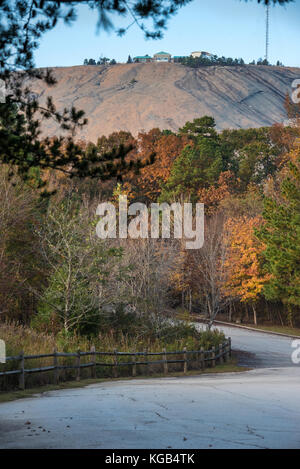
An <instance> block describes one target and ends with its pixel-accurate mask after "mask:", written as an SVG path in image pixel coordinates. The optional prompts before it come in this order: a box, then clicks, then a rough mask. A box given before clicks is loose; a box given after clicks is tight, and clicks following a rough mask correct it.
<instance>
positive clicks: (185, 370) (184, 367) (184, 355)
mask: <svg viewBox="0 0 300 469" xmlns="http://www.w3.org/2000/svg"><path fill="white" fill-rule="evenodd" d="M183 359H184V363H183V374H185V375H186V374H187V353H186V347H184V349H183Z"/></svg>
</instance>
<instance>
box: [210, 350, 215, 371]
mask: <svg viewBox="0 0 300 469" xmlns="http://www.w3.org/2000/svg"><path fill="white" fill-rule="evenodd" d="M211 358H212V360H211V366H212V368H214V367H215V366H216V347H215V346H213V348H212V351H211Z"/></svg>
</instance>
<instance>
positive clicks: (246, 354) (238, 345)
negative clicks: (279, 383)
mask: <svg viewBox="0 0 300 469" xmlns="http://www.w3.org/2000/svg"><path fill="white" fill-rule="evenodd" d="M195 325H196V327H198V328H199V329H201V328H203V327H205V326H203V325H201V324H195ZM217 328H218V329H219V330H222V331H223V332H224V333H225V335H226V336H227V337H231V339H232V348H233V350H238V351H240V352H242V353H241V354H240V361H239V364H240V365H246V366H250V367H255V368H257V367H259V368H261V367H264V368H277V367H286V366H288V367H290V366H294V367H295V366H298V367H299V365H293V363H292V360H291V353H292V351H293V350H294V349H293V348H292V347H291V343H292V341H293V339H290V338H288V337H281V336H277V335H272V334H265V333H263V332H256V331H250V330H248V329H240V328H238V327H228V326H220V325H218V327H217Z"/></svg>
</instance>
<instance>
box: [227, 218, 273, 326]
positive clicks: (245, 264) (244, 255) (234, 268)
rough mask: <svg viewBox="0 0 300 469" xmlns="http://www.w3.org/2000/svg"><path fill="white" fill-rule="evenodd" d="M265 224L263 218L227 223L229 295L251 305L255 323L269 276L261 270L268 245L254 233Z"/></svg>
mask: <svg viewBox="0 0 300 469" xmlns="http://www.w3.org/2000/svg"><path fill="white" fill-rule="evenodd" d="M261 223H262V220H261V218H260V217H253V218H249V217H237V218H229V219H228V221H227V222H226V236H227V238H228V244H229V251H228V257H227V259H226V263H225V268H226V281H225V283H224V291H225V293H226V295H228V296H229V297H231V298H233V299H235V300H239V301H241V302H242V303H243V304H246V305H248V304H249V305H250V307H251V308H252V311H253V322H254V324H255V325H256V324H257V312H256V303H257V302H258V300H259V298H261V295H262V290H263V287H264V285H265V283H266V281H267V279H268V276H267V275H265V274H264V273H263V272H262V269H261V260H260V256H261V253H262V251H263V249H264V245H263V244H262V243H260V242H259V241H258V239H257V238H256V236H255V234H254V228H257V227H259V226H260V225H261Z"/></svg>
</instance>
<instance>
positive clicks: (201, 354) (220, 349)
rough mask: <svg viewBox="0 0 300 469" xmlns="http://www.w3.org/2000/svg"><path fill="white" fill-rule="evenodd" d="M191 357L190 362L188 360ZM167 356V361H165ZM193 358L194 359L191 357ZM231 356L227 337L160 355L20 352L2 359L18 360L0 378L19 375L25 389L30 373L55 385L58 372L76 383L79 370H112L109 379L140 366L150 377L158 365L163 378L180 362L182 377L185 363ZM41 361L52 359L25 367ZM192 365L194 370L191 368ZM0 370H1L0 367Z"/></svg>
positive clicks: (200, 363)
mask: <svg viewBox="0 0 300 469" xmlns="http://www.w3.org/2000/svg"><path fill="white" fill-rule="evenodd" d="M174 355H180V356H181V357H182V358H173V359H172V356H174ZM88 356H89V357H91V358H90V362H88V363H82V362H81V358H82V357H88ZM104 356H106V357H112V362H111V363H106V362H101V361H98V359H99V358H100V357H104ZM126 356H129V357H132V361H126V362H123V361H120V360H119V357H126ZM153 356H154V357H161V359H160V360H154V361H152V360H149V357H153ZM191 356H193V357H194V359H190V357H191ZM60 357H73V358H74V359H75V363H74V364H72V365H68V364H67V365H60V364H59V358H60ZM169 357H170V359H169ZM195 357H196V358H195ZM230 357H231V339H230V338H228V339H227V340H226V341H225V342H223V343H222V344H220V345H219V346H217V347H213V348H212V349H211V350H204V349H203V348H201V349H200V350H187V349H186V348H184V349H183V350H180V351H172V352H167V351H166V349H163V351H162V352H148V351H147V350H145V351H143V352H118V351H117V350H114V351H113V352H98V351H96V349H95V347H94V346H92V347H91V349H90V351H89V352H81V351H80V350H78V351H77V352H75V353H64V352H57V350H56V349H54V351H53V353H46V354H41V355H24V352H21V353H20V355H18V356H14V357H6V362H9V361H18V362H19V366H18V369H16V370H8V371H0V377H1V376H11V375H19V388H20V389H25V382H26V379H25V378H26V375H27V374H31V373H44V372H48V371H52V372H53V381H54V384H58V383H59V381H60V373H59V372H60V370H67V369H74V370H75V371H76V380H77V381H80V371H81V369H83V368H90V370H91V373H90V376H91V378H96V370H97V367H112V369H113V376H114V377H115V378H117V377H118V374H119V372H118V371H119V367H122V366H128V367H131V375H132V376H133V377H135V376H136V375H137V366H143V367H144V370H143V375H149V374H150V366H151V367H152V365H161V367H162V368H163V373H164V375H167V374H168V372H169V367H168V365H169V364H174V363H181V364H182V371H183V373H184V374H187V372H188V369H189V364H190V363H191V362H192V363H193V365H194V366H193V369H195V368H196V369H199V370H204V369H205V368H206V367H207V365H208V366H210V367H215V366H216V365H217V364H222V363H224V362H226V361H227V360H228V359H229V358H230ZM43 358H47V359H49V358H53V364H52V365H50V366H44V367H40V368H26V367H25V363H26V360H32V359H43ZM195 363H196V367H195ZM0 369H1V368H0Z"/></svg>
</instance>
